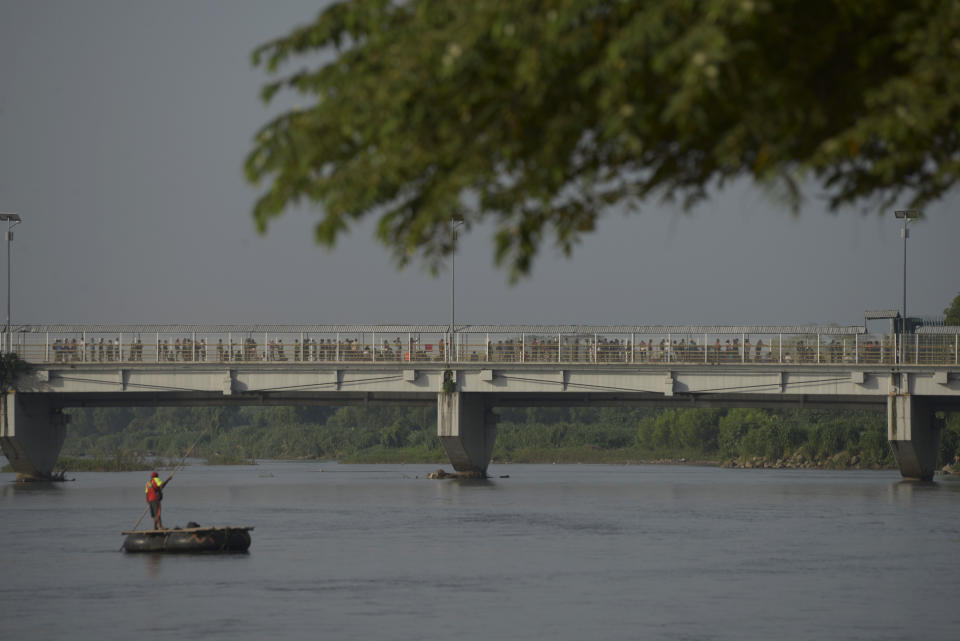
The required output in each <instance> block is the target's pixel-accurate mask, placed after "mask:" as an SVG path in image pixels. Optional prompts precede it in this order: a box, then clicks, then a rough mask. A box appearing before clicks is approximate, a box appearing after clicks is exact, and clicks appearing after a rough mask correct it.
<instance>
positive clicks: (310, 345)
mask: <svg viewBox="0 0 960 641" xmlns="http://www.w3.org/2000/svg"><path fill="white" fill-rule="evenodd" d="M434 336H436V335H434ZM301 337H302V338H301ZM287 338H290V336H289V335H287ZM456 338H457V340H456V350H455V351H456V353H455V354H454V355H453V356H454V360H456V361H458V362H495V363H519V362H531V363H533V362H542V363H558V362H559V363H708V364H717V365H719V364H729V363H771V362H773V363H776V362H784V363H852V362H860V363H888V362H889V363H892V362H893V361H894V360H895V359H896V358H897V344H896V341H895V340H894V339H895V337H890V336H884V337H883V338H881V339H879V340H878V339H877V338H875V337H862V338H860V339H855V338H854V337H852V336H847V337H836V336H820V338H819V339H817V337H816V336H814V337H813V340H812V341H811V340H809V338H810V337H809V336H806V337H804V336H799V335H794V336H791V337H789V339H788V340H789V342H787V341H786V340H784V342H783V344H782V345H781V343H780V338H783V337H778V336H776V335H773V336H767V337H766V338H767V339H768V340H767V341H764V340H763V337H757V338H756V340H755V341H751V337H750V336H749V335H741V336H740V337H729V338H727V337H724V338H722V339H721V337H718V336H715V337H713V341H712V342H707V341H702V340H701V341H698V340H697V338H696V337H695V336H691V335H686V336H681V337H679V338H677V337H675V336H662V335H661V336H658V337H644V336H640V337H638V340H637V341H636V344H634V342H633V340H632V339H633V338H634V337H633V336H629V337H627V336H614V337H608V336H601V335H595V336H590V335H587V336H583V335H561V336H556V335H535V334H528V335H525V336H512V337H504V338H497V339H496V340H493V339H492V338H491V337H489V336H486V335H479V334H468V333H460V334H457V336H456ZM377 339H378V341H377V342H376V343H373V342H364V341H363V340H362V339H361V338H347V337H339V338H330V337H324V338H314V337H310V336H306V335H300V336H298V337H296V338H294V339H293V340H292V342H288V343H284V337H283V336H280V335H276V336H272V337H271V336H264V337H262V338H261V340H262V341H264V342H258V341H257V340H256V339H255V338H253V337H252V336H247V337H245V338H242V339H240V340H238V341H234V340H231V339H229V338H227V339H224V338H222V337H221V338H218V339H217V341H216V344H215V348H214V349H213V350H211V353H210V354H208V342H207V337H206V336H201V337H199V338H197V337H196V336H195V335H190V336H179V337H166V338H162V339H159V338H158V340H157V341H156V343H155V344H154V342H153V341H151V342H150V343H148V348H153V349H150V354H148V355H147V356H146V358H147V360H150V361H153V360H156V361H159V362H209V361H211V360H213V359H214V355H215V360H216V361H218V362H230V361H237V362H252V361H271V362H287V361H292V362H374V361H377V362H383V361H395V362H411V361H412V362H424V361H445V360H447V358H448V353H447V351H448V350H447V344H446V343H445V340H444V337H442V336H440V337H436V339H435V340H430V339H429V338H426V337H423V336H421V335H413V334H410V335H406V336H401V335H393V336H388V337H383V338H381V337H380V336H377ZM658 339H659V340H658ZM49 349H50V350H51V351H52V360H53V361H54V362H57V363H66V362H80V361H85V362H120V361H133V362H137V361H143V360H144V359H145V354H144V350H145V346H144V343H143V342H142V340H141V338H140V337H139V336H136V337H135V338H133V339H132V340H130V341H129V342H127V343H122V342H121V339H120V337H96V338H89V337H87V336H84V337H81V338H80V339H77V338H57V339H56V340H55V341H54V342H53V343H52V345H50V347H49ZM922 349H923V348H922V347H917V348H916V349H915V351H918V350H919V351H918V355H917V356H915V360H914V362H917V360H916V359H922V358H923V352H922ZM937 349H939V348H937ZM954 349H955V346H954V345H953V344H952V343H951V344H950V345H948V346H947V348H946V350H944V349H940V351H950V353H951V354H952V353H953V351H951V350H954ZM928 351H930V352H932V351H933V348H928ZM47 358H50V356H49V355H48V356H47ZM954 358H955V356H954Z"/></svg>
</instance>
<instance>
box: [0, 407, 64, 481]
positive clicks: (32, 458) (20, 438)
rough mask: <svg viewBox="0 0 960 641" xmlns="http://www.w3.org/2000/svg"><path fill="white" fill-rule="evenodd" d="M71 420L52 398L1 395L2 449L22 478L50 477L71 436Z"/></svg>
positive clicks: (0, 431)
mask: <svg viewBox="0 0 960 641" xmlns="http://www.w3.org/2000/svg"><path fill="white" fill-rule="evenodd" d="M67 419H68V417H67V416H66V415H64V414H63V413H62V412H61V411H60V410H59V409H57V408H54V406H53V403H52V402H51V401H50V398H49V397H45V396H41V395H27V396H24V395H23V394H17V393H16V392H9V393H7V394H2V395H0V449H2V450H3V454H4V456H6V457H7V460H9V461H10V465H11V467H13V470H14V471H15V472H16V473H17V479H18V480H42V479H48V478H50V476H51V474H52V473H53V467H54V465H56V463H57V457H58V456H59V455H60V448H61V447H63V440H64V439H65V438H66V436H67Z"/></svg>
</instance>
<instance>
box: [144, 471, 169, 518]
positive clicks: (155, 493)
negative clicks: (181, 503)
mask: <svg viewBox="0 0 960 641" xmlns="http://www.w3.org/2000/svg"><path fill="white" fill-rule="evenodd" d="M172 478H173V474H171V475H170V476H168V477H167V480H166V481H161V480H160V475H159V474H157V473H156V472H154V473H153V474H151V475H150V480H149V481H147V504H148V505H149V506H150V516H152V517H153V529H154V530H162V529H163V519H161V517H160V508H161V506H160V502H161V501H163V488H164V487H166V485H167V483H169V482H170V479H172Z"/></svg>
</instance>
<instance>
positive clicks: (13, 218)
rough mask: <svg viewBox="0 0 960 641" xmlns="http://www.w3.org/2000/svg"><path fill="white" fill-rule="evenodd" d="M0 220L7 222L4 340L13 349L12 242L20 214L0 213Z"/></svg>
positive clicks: (7, 346)
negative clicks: (11, 325) (11, 330)
mask: <svg viewBox="0 0 960 641" xmlns="http://www.w3.org/2000/svg"><path fill="white" fill-rule="evenodd" d="M0 220H5V221H7V325H6V332H5V333H4V338H5V339H6V343H7V344H6V349H7V351H11V350H12V349H13V341H11V340H10V241H12V240H13V228H14V227H16V226H17V225H18V224H20V216H19V215H18V214H10V213H5V212H0Z"/></svg>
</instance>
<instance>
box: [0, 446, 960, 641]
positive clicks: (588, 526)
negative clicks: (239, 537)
mask: <svg viewBox="0 0 960 641" xmlns="http://www.w3.org/2000/svg"><path fill="white" fill-rule="evenodd" d="M434 467H436V466H430V465H406V466H401V465H362V466H359V465H358V466H351V465H338V464H336V463H332V462H329V463H327V462H324V463H318V462H274V461H265V462H261V463H260V464H259V465H251V466H237V467H210V466H205V465H200V464H195V465H190V466H188V467H185V468H184V469H182V470H181V471H180V472H178V473H177V475H176V476H175V477H174V480H173V481H172V482H171V483H170V485H169V486H168V488H167V490H166V492H165V495H166V498H165V501H164V511H165V515H164V522H165V525H167V527H171V526H174V525H178V524H179V525H186V523H187V522H188V521H197V522H198V523H200V524H203V525H251V526H254V527H255V530H254V531H253V533H252V535H253V544H252V545H251V548H250V552H249V553H248V554H240V555H214V556H162V555H138V554H126V553H123V552H119V551H118V550H119V548H120V545H121V543H122V539H123V537H122V536H121V535H120V531H121V530H126V529H130V528H131V527H133V524H134V523H135V522H136V520H137V518H138V517H139V515H140V514H141V511H142V509H143V507H144V502H143V486H144V484H145V482H146V480H147V476H148V475H147V474H146V473H143V472H138V473H112V474H99V473H76V474H74V475H73V476H74V477H75V481H73V482H69V483H62V484H57V485H53V486H43V485H36V486H20V485H17V484H14V483H13V482H12V480H13V475H12V474H0V577H2V581H0V636H2V638H4V639H11V640H13V639H16V640H30V639H51V640H53V639H56V640H58V641H62V640H63V639H70V640H71V641H82V640H87V639H90V640H102V639H138V640H143V639H160V638H164V639H214V640H216V639H223V640H229V641H238V640H247V639H249V640H257V641H260V640H263V639H318V638H325V639H336V640H338V641H340V640H345V639H363V640H364V641H371V640H378V639H397V640H407V639H418V640H420V639H423V640H427V639H444V638H450V639H458V640H464V639H466V640H473V639H477V640H480V639H483V640H484V641H494V640H500V639H551V640H566V639H570V640H576V641H594V640H599V639H617V640H619V639H676V640H700V639H703V640H712V639H816V640H824V639H865V640H869V641H880V640H884V639H890V640H894V639H896V640H898V641H899V640H902V639H920V638H923V637H927V638H932V639H956V638H958V634H960V632H958V630H960V606H958V605H957V599H958V596H960V567H958V561H960V510H958V506H960V482H957V481H954V480H953V479H950V478H946V479H943V480H940V481H939V482H937V483H933V484H914V483H906V482H901V481H900V478H899V475H898V474H897V473H896V472H850V471H846V472H824V471H813V470H729V469H717V468H708V467H689V466H657V465H637V466H602V465H498V466H493V467H492V468H491V472H492V474H494V475H496V476H498V477H499V476H501V475H508V476H509V478H494V479H491V480H489V481H484V482H480V481H435V480H427V479H426V478H425V477H426V474H427V473H428V472H429V471H430V470H431V469H433V468H434ZM149 520H150V519H149V516H148V517H146V518H145V519H144V524H143V525H141V528H143V527H145V526H148V522H149Z"/></svg>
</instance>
